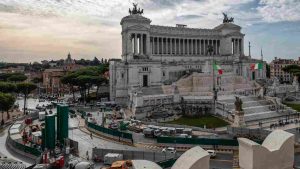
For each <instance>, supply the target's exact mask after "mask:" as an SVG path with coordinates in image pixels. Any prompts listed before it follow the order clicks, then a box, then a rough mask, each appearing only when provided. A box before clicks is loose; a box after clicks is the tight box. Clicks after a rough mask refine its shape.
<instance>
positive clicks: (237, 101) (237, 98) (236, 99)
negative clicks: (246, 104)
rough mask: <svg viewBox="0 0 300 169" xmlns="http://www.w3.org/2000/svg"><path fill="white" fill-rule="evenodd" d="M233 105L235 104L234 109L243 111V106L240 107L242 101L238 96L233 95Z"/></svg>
mask: <svg viewBox="0 0 300 169" xmlns="http://www.w3.org/2000/svg"><path fill="white" fill-rule="evenodd" d="M234 105H235V110H236V111H239V112H240V111H243V108H242V105H243V101H242V99H241V98H239V97H237V96H236V97H235V102H234Z"/></svg>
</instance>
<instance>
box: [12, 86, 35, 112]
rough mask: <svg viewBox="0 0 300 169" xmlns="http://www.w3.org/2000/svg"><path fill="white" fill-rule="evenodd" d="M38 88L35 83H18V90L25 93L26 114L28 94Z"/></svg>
mask: <svg viewBox="0 0 300 169" xmlns="http://www.w3.org/2000/svg"><path fill="white" fill-rule="evenodd" d="M36 88H37V86H36V85H35V84H33V83H25V82H23V83H17V91H18V92H19V93H22V94H23V95H24V114H25V113H26V101H27V97H28V95H29V94H30V93H31V92H32V91H33V90H35V89H36Z"/></svg>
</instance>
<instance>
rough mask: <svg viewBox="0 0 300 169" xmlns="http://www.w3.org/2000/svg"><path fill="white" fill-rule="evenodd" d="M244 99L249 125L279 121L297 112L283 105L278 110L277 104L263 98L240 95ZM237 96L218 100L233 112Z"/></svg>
mask: <svg viewBox="0 0 300 169" xmlns="http://www.w3.org/2000/svg"><path fill="white" fill-rule="evenodd" d="M239 97H240V98H241V99H242V101H243V105H242V106H243V111H244V113H245V115H244V117H245V122H246V125H247V126H251V125H257V124H258V122H262V123H268V122H277V121H278V120H280V119H281V120H283V119H286V118H289V117H292V116H293V115H295V114H296V112H295V111H292V110H291V109H289V108H287V107H283V108H282V109H280V110H278V111H277V110H276V106H275V104H274V103H273V102H272V101H270V100H266V99H263V98H258V97H255V96H239ZM234 102H235V98H234V97H233V96H232V98H225V99H222V98H220V99H219V100H218V104H219V105H224V109H225V111H227V112H229V113H231V114H233V113H234V111H235V105H234ZM219 107H222V106H219Z"/></svg>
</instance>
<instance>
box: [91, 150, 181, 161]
mask: <svg viewBox="0 0 300 169" xmlns="http://www.w3.org/2000/svg"><path fill="white" fill-rule="evenodd" d="M108 153H117V154H122V155H123V159H126V160H137V159H141V160H149V161H154V162H162V163H163V164H164V165H166V164H165V163H167V162H166V161H168V160H170V159H176V158H178V157H179V156H180V154H177V153H175V154H173V153H170V152H155V151H149V150H148V151H147V150H119V149H103V148H93V149H92V157H93V158H97V159H100V160H103V159H104V156H105V155H106V154H108Z"/></svg>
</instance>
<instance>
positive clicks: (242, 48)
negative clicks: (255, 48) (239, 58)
mask: <svg viewBox="0 0 300 169" xmlns="http://www.w3.org/2000/svg"><path fill="white" fill-rule="evenodd" d="M241 54H242V55H243V54H244V38H242V39H241Z"/></svg>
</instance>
